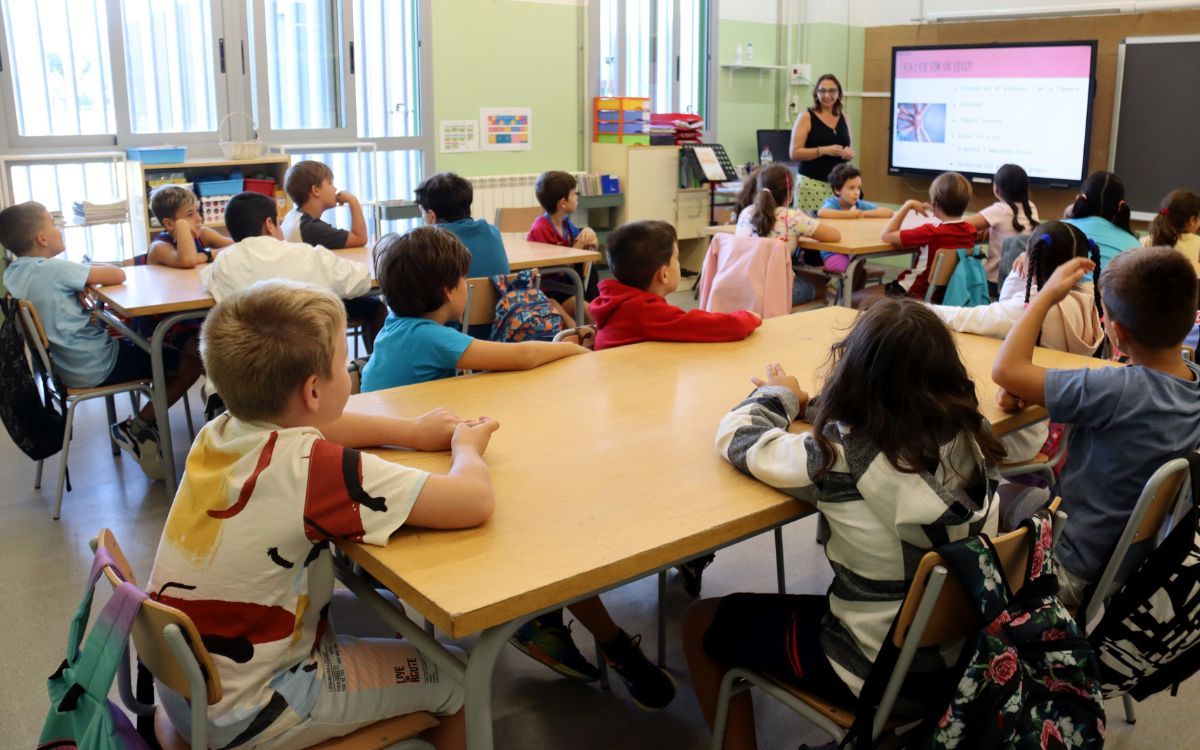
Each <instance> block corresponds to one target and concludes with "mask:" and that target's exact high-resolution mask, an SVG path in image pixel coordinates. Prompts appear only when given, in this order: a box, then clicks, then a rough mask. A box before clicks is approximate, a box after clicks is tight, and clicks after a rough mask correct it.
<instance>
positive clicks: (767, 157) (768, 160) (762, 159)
mask: <svg viewBox="0 0 1200 750" xmlns="http://www.w3.org/2000/svg"><path fill="white" fill-rule="evenodd" d="M774 161H775V158H774V157H773V156H771V147H770V146H763V150H762V153H761V154H759V155H758V163H759V164H760V165H761V166H764V167H765V166H767V165H768V164H772V163H774Z"/></svg>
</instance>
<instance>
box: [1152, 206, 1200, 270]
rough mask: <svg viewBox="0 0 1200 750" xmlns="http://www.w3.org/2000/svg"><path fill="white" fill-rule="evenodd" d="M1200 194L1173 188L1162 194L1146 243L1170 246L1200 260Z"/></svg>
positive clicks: (1194, 259)
mask: <svg viewBox="0 0 1200 750" xmlns="http://www.w3.org/2000/svg"><path fill="white" fill-rule="evenodd" d="M1197 230H1200V195H1196V194H1195V193H1193V192H1192V191H1191V190H1172V191H1171V192H1170V193H1168V194H1167V197H1166V198H1163V202H1162V207H1161V208H1159V209H1158V215H1157V216H1155V217H1154V221H1152V222H1150V234H1149V235H1148V236H1146V237H1143V238H1142V245H1143V246H1145V247H1173V248H1175V249H1176V250H1178V251H1179V252H1181V253H1183V254H1184V255H1186V256H1187V258H1188V260H1190V261H1192V262H1193V263H1195V262H1196V261H1200V235H1197V234H1196V232H1197Z"/></svg>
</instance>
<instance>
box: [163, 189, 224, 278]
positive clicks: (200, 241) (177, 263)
mask: <svg viewBox="0 0 1200 750" xmlns="http://www.w3.org/2000/svg"><path fill="white" fill-rule="evenodd" d="M199 205H200V204H199V201H197V200H196V194H195V193H193V192H192V191H191V190H188V189H187V188H185V187H183V186H182V185H163V186H162V187H158V188H155V189H154V191H153V192H152V193H150V212H151V213H153V214H154V218H156V219H158V223H159V224H160V225H162V228H163V231H161V232H159V233H158V234H157V235H156V236H155V237H154V241H153V242H151V243H150V250H149V252H147V253H146V262H147V263H149V264H152V265H159V266H170V267H172V268H195V267H196V266H198V265H200V264H201V263H212V260H213V256H215V255H216V252H217V251H218V250H220V249H221V248H223V247H228V246H230V245H232V244H233V240H231V239H229V238H228V237H226V236H225V235H223V234H221V233H220V232H218V231H217V230H215V229H212V228H211V227H206V226H204V220H203V219H201V218H200V212H199V211H197V210H196V209H197V208H198V207H199Z"/></svg>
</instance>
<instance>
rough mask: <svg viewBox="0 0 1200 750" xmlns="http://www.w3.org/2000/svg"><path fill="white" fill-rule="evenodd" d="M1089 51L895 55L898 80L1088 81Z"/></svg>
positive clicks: (1045, 49) (1004, 49)
mask: <svg viewBox="0 0 1200 750" xmlns="http://www.w3.org/2000/svg"><path fill="white" fill-rule="evenodd" d="M1091 65H1092V48H1091V47H1086V46H1079V47H997V48H994V49H989V48H982V49H962V50H953V49H950V50H947V49H931V50H909V51H904V52H897V53H896V77H897V78H1087V77H1088V74H1089V73H1091Z"/></svg>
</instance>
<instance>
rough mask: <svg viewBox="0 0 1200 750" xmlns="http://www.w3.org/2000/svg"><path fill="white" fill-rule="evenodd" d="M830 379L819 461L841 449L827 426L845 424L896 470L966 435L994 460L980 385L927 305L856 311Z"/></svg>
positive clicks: (915, 468) (820, 420)
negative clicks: (981, 407)
mask: <svg viewBox="0 0 1200 750" xmlns="http://www.w3.org/2000/svg"><path fill="white" fill-rule="evenodd" d="M830 361H831V363H832V366H831V367H830V372H829V377H828V378H827V379H826V381H825V386H824V388H823V389H822V390H821V394H820V396H819V397H818V398H817V399H816V417H815V419H814V420H813V439H814V440H815V441H816V443H817V447H818V448H819V449H820V451H821V456H822V464H821V467H820V468H819V469H818V470H817V472H815V474H816V476H818V477H819V476H824V475H825V474H827V473H828V472H829V471H831V470H832V469H833V466H834V463H835V461H836V456H837V454H836V453H835V451H834V447H833V443H832V441H831V440H830V439H829V437H828V436H827V435H826V434H825V431H826V429H831V430H832V429H837V428H836V426H835V425H833V424H832V423H833V422H835V421H837V422H844V423H846V424H848V425H849V426H850V427H852V428H853V430H854V432H855V433H858V434H862V435H865V436H866V437H867V438H869V439H870V440H871V441H872V442H874V444H875V446H876V447H877V448H879V450H880V452H882V453H883V455H884V457H885V458H887V460H888V462H889V463H891V465H892V466H894V467H895V468H896V469H897V470H898V471H902V472H905V473H909V474H915V473H918V472H920V471H922V470H928V468H929V464H930V463H937V462H938V461H939V460H940V458H941V446H942V445H943V444H945V443H947V442H950V441H951V440H954V439H956V438H957V437H958V436H959V435H962V434H963V433H966V434H968V435H970V437H971V438H972V439H974V440H975V442H976V444H977V445H978V446H979V449H980V450H981V451H982V452H983V457H984V461H985V462H987V463H988V464H995V463H997V462H998V461H1000V460H1001V459H1002V458H1003V457H1004V448H1003V447H1002V446H1001V445H1000V441H999V440H998V439H997V438H996V437H995V436H994V435H992V433H991V431H990V430H989V429H988V428H987V426H986V424H985V422H984V419H983V417H982V416H981V415H980V413H979V399H978V397H977V396H976V395H975V383H974V382H973V381H972V380H971V377H970V376H969V375H968V374H967V368H966V367H965V366H963V363H962V358H961V357H959V354H958V347H957V346H955V344H954V339H953V338H952V337H951V335H950V331H949V330H948V329H947V328H946V326H945V324H944V323H942V321H941V319H939V318H938V317H937V316H936V315H934V314H933V312H932V311H931V310H930V309H929V308H928V307H926V306H925V305H923V304H921V303H920V302H917V301H916V300H913V299H908V298H907V297H888V298H886V299H883V300H881V301H879V302H876V303H875V304H873V305H871V307H870V308H868V309H867V310H866V311H865V312H863V313H862V314H861V315H859V317H858V320H857V321H855V323H854V327H853V328H852V329H850V333H849V334H848V335H847V336H846V338H844V339H842V340H841V341H839V342H837V343H836V344H834V345H833V349H832V350H831V352H830Z"/></svg>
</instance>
